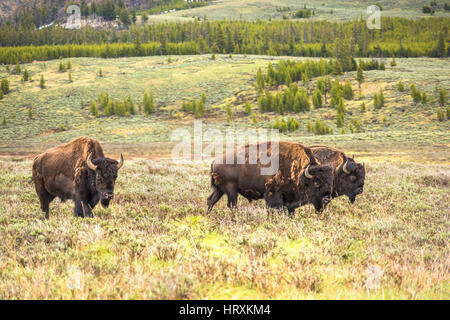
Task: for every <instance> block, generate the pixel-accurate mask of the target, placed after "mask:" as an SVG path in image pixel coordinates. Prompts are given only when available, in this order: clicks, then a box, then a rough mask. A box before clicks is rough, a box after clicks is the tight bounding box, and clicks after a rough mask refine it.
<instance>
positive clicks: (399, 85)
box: [397, 81, 405, 92]
mask: <svg viewBox="0 0 450 320" xmlns="http://www.w3.org/2000/svg"><path fill="white" fill-rule="evenodd" d="M397 89H398V91H400V92H403V91H405V86H404V85H403V82H401V81H399V82H398V85H397Z"/></svg>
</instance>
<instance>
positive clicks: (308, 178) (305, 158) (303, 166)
mask: <svg viewBox="0 0 450 320" xmlns="http://www.w3.org/2000/svg"><path fill="white" fill-rule="evenodd" d="M266 149H267V156H272V157H273V158H272V159H276V158H278V161H279V162H278V164H279V166H278V170H275V172H272V173H271V174H265V173H264V174H262V171H261V169H262V168H263V167H264V165H263V162H262V161H261V155H262V153H264V152H266ZM255 150H257V151H255ZM262 150H264V151H262ZM252 153H253V155H252ZM227 159H228V160H229V159H232V160H233V161H227ZM237 159H241V161H240V163H242V164H240V163H239V161H237ZM250 159H254V160H253V161H249V160H250ZM227 162H228V163H227ZM230 162H231V164H230ZM211 185H212V188H213V192H212V194H211V195H210V196H209V197H208V200H207V204H208V210H207V213H209V212H210V211H211V209H212V208H213V206H214V204H215V203H216V202H217V201H219V199H220V198H221V197H222V196H223V194H225V193H226V194H227V197H228V207H229V208H230V209H231V208H234V207H236V206H237V196H238V193H239V194H240V195H242V196H243V197H245V198H246V199H248V200H249V201H252V200H257V199H264V200H265V201H266V205H267V207H268V208H276V209H283V208H286V209H287V210H288V212H289V214H292V213H293V212H294V210H295V208H296V207H298V206H300V205H304V204H308V203H312V204H313V205H314V207H315V209H316V210H317V211H320V210H322V209H323V208H324V207H325V206H326V205H327V203H328V202H329V201H330V200H331V192H332V190H333V169H332V167H330V166H323V165H321V164H319V163H318V162H316V159H315V158H314V156H313V155H312V153H311V151H310V150H309V148H306V147H303V146H302V145H300V144H298V143H291V142H283V141H281V142H279V143H278V150H276V147H274V146H273V142H268V143H267V144H265V143H264V146H263V144H262V143H259V144H253V145H245V146H244V147H242V148H240V149H238V150H237V151H236V152H234V154H231V155H230V154H225V155H222V156H219V157H217V158H216V159H215V160H214V161H213V162H212V164H211Z"/></svg>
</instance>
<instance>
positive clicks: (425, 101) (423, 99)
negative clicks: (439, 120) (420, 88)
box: [420, 92, 428, 104]
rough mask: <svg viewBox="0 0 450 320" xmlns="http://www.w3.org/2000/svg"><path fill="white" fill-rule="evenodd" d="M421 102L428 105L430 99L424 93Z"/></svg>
mask: <svg viewBox="0 0 450 320" xmlns="http://www.w3.org/2000/svg"><path fill="white" fill-rule="evenodd" d="M420 102H422V104H427V102H428V98H427V94H426V92H422V97H421V99H420Z"/></svg>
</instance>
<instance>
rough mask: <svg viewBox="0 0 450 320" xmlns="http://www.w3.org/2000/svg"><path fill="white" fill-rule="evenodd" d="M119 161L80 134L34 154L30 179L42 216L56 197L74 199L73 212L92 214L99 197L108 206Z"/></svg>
mask: <svg viewBox="0 0 450 320" xmlns="http://www.w3.org/2000/svg"><path fill="white" fill-rule="evenodd" d="M122 165H123V156H122V155H120V162H118V161H116V160H113V159H109V158H105V156H104V154H103V149H102V147H101V146H100V143H99V142H98V141H97V140H95V139H91V138H88V137H80V138H77V139H75V140H73V141H71V142H69V143H65V144H62V145H59V146H57V147H54V148H51V149H49V150H47V151H45V152H44V153H42V154H40V155H38V156H37V157H35V158H34V162H33V181H34V186H35V188H36V193H37V195H38V197H39V200H40V202H41V209H42V211H44V212H45V218H47V219H48V216H49V204H50V202H51V201H52V200H53V199H54V198H55V197H58V198H60V199H61V200H62V201H65V200H67V199H72V200H73V201H74V202H75V216H77V217H92V209H93V208H94V207H95V205H96V204H97V203H98V202H99V201H100V202H101V204H102V206H103V207H108V205H109V202H110V201H111V199H112V198H113V196H114V184H115V182H116V178H117V172H118V170H119V169H120V168H121V167H122Z"/></svg>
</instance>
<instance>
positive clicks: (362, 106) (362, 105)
mask: <svg viewBox="0 0 450 320" xmlns="http://www.w3.org/2000/svg"><path fill="white" fill-rule="evenodd" d="M361 112H366V104H365V102H362V103H361Z"/></svg>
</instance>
